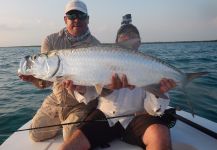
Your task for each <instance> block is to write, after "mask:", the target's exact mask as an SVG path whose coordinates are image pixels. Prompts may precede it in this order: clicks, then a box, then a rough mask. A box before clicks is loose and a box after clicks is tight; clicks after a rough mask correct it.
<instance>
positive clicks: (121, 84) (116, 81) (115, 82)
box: [108, 74, 135, 90]
mask: <svg viewBox="0 0 217 150" xmlns="http://www.w3.org/2000/svg"><path fill="white" fill-rule="evenodd" d="M108 88H109V89H110V90H117V89H120V88H129V89H133V88H135V86H133V85H129V84H128V80H127V76H126V75H122V76H121V79H120V77H119V76H118V75H117V74H114V75H113V76H112V79H111V84H109V85H108Z"/></svg>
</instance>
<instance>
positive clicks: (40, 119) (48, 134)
mask: <svg viewBox="0 0 217 150" xmlns="http://www.w3.org/2000/svg"><path fill="white" fill-rule="evenodd" d="M59 122H60V121H59V120H58V119H55V118H53V119H51V118H49V117H48V116H46V115H44V114H43V113H37V114H36V115H35V116H34V118H33V119H32V124H31V127H30V128H37V127H45V126H49V125H54V124H59ZM59 129H60V127H59V126H57V127H52V128H42V129H34V130H30V131H29V137H30V138H31V139H32V140H33V141H35V142H39V141H44V140H47V139H50V138H53V137H54V136H56V134H57V133H58V131H59Z"/></svg>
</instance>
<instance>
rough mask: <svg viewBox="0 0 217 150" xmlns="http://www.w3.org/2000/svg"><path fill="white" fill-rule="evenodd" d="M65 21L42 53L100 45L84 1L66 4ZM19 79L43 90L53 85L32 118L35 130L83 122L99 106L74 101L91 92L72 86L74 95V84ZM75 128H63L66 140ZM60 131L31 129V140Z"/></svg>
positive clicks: (50, 135) (48, 37) (43, 45)
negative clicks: (63, 26) (90, 28)
mask: <svg viewBox="0 0 217 150" xmlns="http://www.w3.org/2000/svg"><path fill="white" fill-rule="evenodd" d="M64 21H65V24H66V27H65V28H63V29H62V30H60V31H59V32H58V33H54V34H51V35H49V36H47V37H46V39H45V40H44V42H43V44H42V47H41V53H46V52H48V51H52V50H60V49H70V48H75V47H80V46H88V45H96V44H99V41H98V40H97V39H96V38H95V37H94V36H92V35H91V33H90V31H89V28H88V24H89V16H88V11H87V7H86V5H85V4H84V3H83V2H82V1H80V0H73V1H70V2H68V3H67V5H66V6H65V16H64ZM20 78H21V79H22V80H24V81H28V82H31V83H32V84H33V85H35V86H36V87H38V88H41V89H43V88H46V87H48V86H50V85H53V89H52V90H53V92H52V93H51V94H50V95H49V96H48V97H47V98H46V99H45V100H44V102H43V104H42V106H41V107H40V109H39V110H38V111H37V113H36V115H35V116H34V118H33V119H32V125H31V127H32V128H35V127H41V126H49V125H55V124H60V123H68V122H75V121H79V120H83V119H84V118H85V117H86V116H87V114H89V113H90V112H91V111H92V110H93V109H95V107H96V105H97V102H96V101H93V102H92V103H90V104H88V105H85V104H84V103H78V101H77V100H75V99H76V96H79V95H81V94H82V95H83V96H84V97H86V98H87V99H88V98H90V97H88V96H86V92H87V93H88V91H89V90H92V89H91V88H85V87H80V86H73V88H74V92H73V93H70V92H68V89H70V88H72V86H71V84H72V81H64V82H63V83H60V82H54V83H51V82H48V81H43V80H41V79H37V78H34V77H33V76H24V75H20ZM91 98H92V97H91ZM94 98H95V97H94ZM75 127H76V125H68V126H63V138H64V140H65V139H67V138H68V137H69V136H70V135H71V133H72V132H73V130H74V128H75ZM59 129H60V127H53V128H49V129H46V128H45V129H40V130H32V131H30V137H31V139H33V140H34V141H43V140H46V139H49V138H52V137H54V136H55V135H56V134H57V133H58V130H59Z"/></svg>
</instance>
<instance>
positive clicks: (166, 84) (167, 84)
mask: <svg viewBox="0 0 217 150" xmlns="http://www.w3.org/2000/svg"><path fill="white" fill-rule="evenodd" d="M175 87H176V82H175V81H173V80H172V79H166V78H163V79H161V81H160V92H161V93H166V92H168V91H169V90H171V89H173V88H175Z"/></svg>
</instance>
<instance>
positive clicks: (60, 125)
mask: <svg viewBox="0 0 217 150" xmlns="http://www.w3.org/2000/svg"><path fill="white" fill-rule="evenodd" d="M145 114H146V115H147V113H146V112H145V113H144V112H138V113H134V114H127V115H121V116H114V117H107V118H105V119H101V120H99V119H98V120H83V121H75V122H69V123H62V124H56V125H49V126H41V127H34V128H26V129H19V130H14V131H8V132H4V131H0V135H2V134H11V133H14V132H22V131H29V130H38V129H44V128H52V127H60V128H62V126H65V125H73V124H80V123H93V122H105V121H107V120H108V119H115V118H124V117H136V116H139V115H145ZM54 130H56V129H53V131H54ZM58 130H59V129H58ZM42 132H43V131H42Z"/></svg>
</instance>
